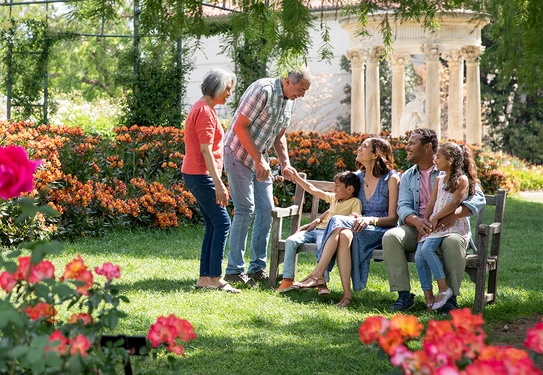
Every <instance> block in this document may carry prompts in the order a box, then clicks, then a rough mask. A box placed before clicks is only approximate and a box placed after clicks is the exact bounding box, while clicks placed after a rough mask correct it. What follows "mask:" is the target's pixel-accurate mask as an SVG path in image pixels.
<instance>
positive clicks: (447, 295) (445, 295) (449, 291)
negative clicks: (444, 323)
mask: <svg viewBox="0 0 543 375" xmlns="http://www.w3.org/2000/svg"><path fill="white" fill-rule="evenodd" d="M452 295H453V291H452V289H451V288H447V290H446V291H444V292H440V293H439V294H438V295H437V297H436V299H435V300H434V305H433V306H432V310H437V309H440V308H442V307H443V306H445V304H446V303H447V301H448V300H449V298H451V297H452ZM440 296H442V298H441V299H440V300H439V301H437V299H438V298H439V297H440Z"/></svg>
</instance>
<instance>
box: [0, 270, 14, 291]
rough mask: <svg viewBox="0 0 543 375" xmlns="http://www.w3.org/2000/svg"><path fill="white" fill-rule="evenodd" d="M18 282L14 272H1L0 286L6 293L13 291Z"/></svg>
mask: <svg viewBox="0 0 543 375" xmlns="http://www.w3.org/2000/svg"><path fill="white" fill-rule="evenodd" d="M16 284H17V278H16V277H15V275H14V274H12V273H9V272H8V271H4V272H2V273H1V274H0V288H2V289H4V290H5V291H6V293H9V292H11V290H12V289H13V288H14V287H15V285H16Z"/></svg>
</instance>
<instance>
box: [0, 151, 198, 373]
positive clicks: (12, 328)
mask: <svg viewBox="0 0 543 375" xmlns="http://www.w3.org/2000/svg"><path fill="white" fill-rule="evenodd" d="M14 151H15V152H14ZM37 165H39V162H36V161H31V160H28V158H27V155H26V152H24V150H23V149H22V148H21V147H14V146H11V147H5V148H4V147H2V148H0V181H1V182H2V183H1V184H0V197H2V198H3V199H11V198H15V197H18V196H19V195H20V194H21V193H23V192H27V191H29V190H31V189H32V188H33V173H34V170H35V168H36V167H37ZM33 203H34V202H33V201H32V200H31V199H29V198H27V197H24V198H22V199H20V204H19V205H20V207H21V211H22V214H21V216H20V217H19V218H16V220H15V221H17V220H21V219H24V218H26V217H32V216H34V215H35V214H36V213H41V214H43V215H49V214H51V212H52V210H51V208H50V207H49V206H47V205H45V206H42V207H36V206H35V205H34V204H33ZM22 248H23V249H28V251H29V255H26V256H21V253H22V251H21V250H19V249H16V250H12V251H10V252H1V253H0V288H1V289H2V290H3V292H2V295H1V297H2V298H0V316H2V319H1V320H0V348H2V350H0V373H2V374H4V373H6V374H7V373H9V374H115V360H119V361H126V360H127V359H128V355H129V353H128V351H127V350H126V349H125V348H124V347H123V346H122V344H123V340H122V339H121V340H117V341H116V342H114V343H111V342H110V343H108V344H106V345H103V344H102V340H101V338H102V335H103V334H104V331H105V330H114V329H115V327H116V326H117V324H118V321H119V319H122V318H125V317H126V314H125V313H124V312H123V311H122V310H121V308H120V305H121V303H128V299H127V298H126V297H124V296H122V295H121V294H120V293H119V288H118V287H117V286H116V285H114V284H113V283H112V281H113V279H115V278H120V276H121V274H120V269H119V267H118V266H115V265H113V264H111V263H109V262H106V263H104V264H103V265H102V266H101V267H96V268H95V269H94V273H95V274H93V273H92V271H91V270H90V269H89V267H88V266H87V265H86V264H85V262H84V261H83V259H81V257H80V256H78V257H77V258H75V259H74V260H72V261H71V262H70V263H68V264H67V265H66V267H65V269H64V272H63V273H62V276H61V277H60V278H58V275H55V266H54V265H53V263H51V262H50V261H49V260H46V259H45V258H46V257H47V256H48V255H54V254H58V253H59V252H60V251H61V249H62V244H61V243H60V242H56V241H52V242H46V241H41V240H40V241H34V242H31V243H26V244H25V245H24V247H22ZM15 258H18V259H17V262H14V261H13V260H12V259H15ZM95 275H96V276H98V275H99V276H104V277H105V279H106V280H105V281H104V282H103V284H102V283H101V282H97V281H96V280H95ZM59 311H62V312H63V313H65V312H66V313H67V314H59ZM70 313H71V314H70ZM61 315H66V316H70V317H69V318H68V319H61V318H59V316H61ZM195 337H196V335H195V334H194V328H193V327H192V325H191V324H190V323H189V322H187V321H185V320H182V319H179V318H176V317H175V316H173V315H171V316H170V317H168V318H165V317H159V318H158V320H157V323H156V324H154V325H153V326H152V327H151V329H150V330H149V334H148V338H149V340H150V342H151V343H152V347H153V348H158V347H167V350H169V351H170V352H172V353H174V354H177V355H183V346H182V345H180V341H185V342H186V341H189V340H191V339H194V338H195ZM148 346H149V345H148ZM169 362H170V363H174V362H175V361H169ZM119 363H122V362H119Z"/></svg>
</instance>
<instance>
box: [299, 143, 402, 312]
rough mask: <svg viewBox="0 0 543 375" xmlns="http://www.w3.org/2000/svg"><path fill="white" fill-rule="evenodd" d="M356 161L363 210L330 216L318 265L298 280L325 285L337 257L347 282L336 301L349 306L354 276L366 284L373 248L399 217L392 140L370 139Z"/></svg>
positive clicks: (356, 282) (357, 287) (357, 283)
mask: <svg viewBox="0 0 543 375" xmlns="http://www.w3.org/2000/svg"><path fill="white" fill-rule="evenodd" d="M356 162H357V167H359V169H360V170H359V171H358V172H357V174H358V177H359V178H360V182H361V185H362V186H361V189H360V194H359V196H358V198H359V199H360V200H361V201H362V214H361V215H355V214H353V215H351V216H340V215H337V216H334V217H332V218H331V219H330V221H329V223H328V226H327V227H326V231H325V233H324V236H323V241H322V244H323V245H322V246H321V247H320V248H319V249H318V251H317V258H318V259H319V262H318V264H317V266H316V267H315V269H314V270H313V272H311V274H310V275H309V276H307V277H306V278H305V279H303V280H302V281H301V282H299V283H298V284H297V286H298V287H299V288H303V289H305V288H316V287H319V286H324V285H325V283H326V281H325V279H324V274H325V272H326V270H327V268H329V269H331V266H333V260H334V258H336V259H337V263H338V268H339V275H340V278H341V284H342V286H343V298H342V299H341V301H340V302H339V303H338V304H337V305H336V306H338V307H346V306H347V305H349V304H350V303H351V302H352V299H353V297H352V292H351V283H350V278H351V277H352V279H353V287H354V290H355V291H358V290H361V289H363V288H365V287H366V281H367V279H368V272H369V263H370V260H371V252H372V251H373V249H375V248H377V247H380V246H381V238H382V237H383V235H384V234H385V232H386V231H387V230H388V229H390V228H391V227H394V226H396V225H397V221H398V214H397V213H396V207H397V204H398V184H399V183H400V177H399V176H398V174H397V173H396V171H394V170H393V169H392V166H393V164H394V158H393V156H392V147H390V144H389V143H388V142H387V141H386V140H385V139H383V138H379V137H371V138H368V139H366V140H365V141H364V143H362V146H360V148H359V149H358V154H357V156H356ZM367 171H371V173H366V172H367ZM351 244H352V247H351ZM321 294H323V293H321Z"/></svg>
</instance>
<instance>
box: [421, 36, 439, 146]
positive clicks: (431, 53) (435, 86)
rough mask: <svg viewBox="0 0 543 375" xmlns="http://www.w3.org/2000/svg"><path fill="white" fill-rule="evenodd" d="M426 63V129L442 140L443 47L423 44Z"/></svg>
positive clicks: (422, 50) (422, 48) (422, 49)
mask: <svg viewBox="0 0 543 375" xmlns="http://www.w3.org/2000/svg"><path fill="white" fill-rule="evenodd" d="M421 52H423V53H424V61H425V63H426V107H425V109H426V127H427V128H430V129H433V130H435V132H436V134H437V138H438V139H440V138H441V107H440V103H439V55H440V52H441V46H440V45H435V44H423V45H422V46H421Z"/></svg>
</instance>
